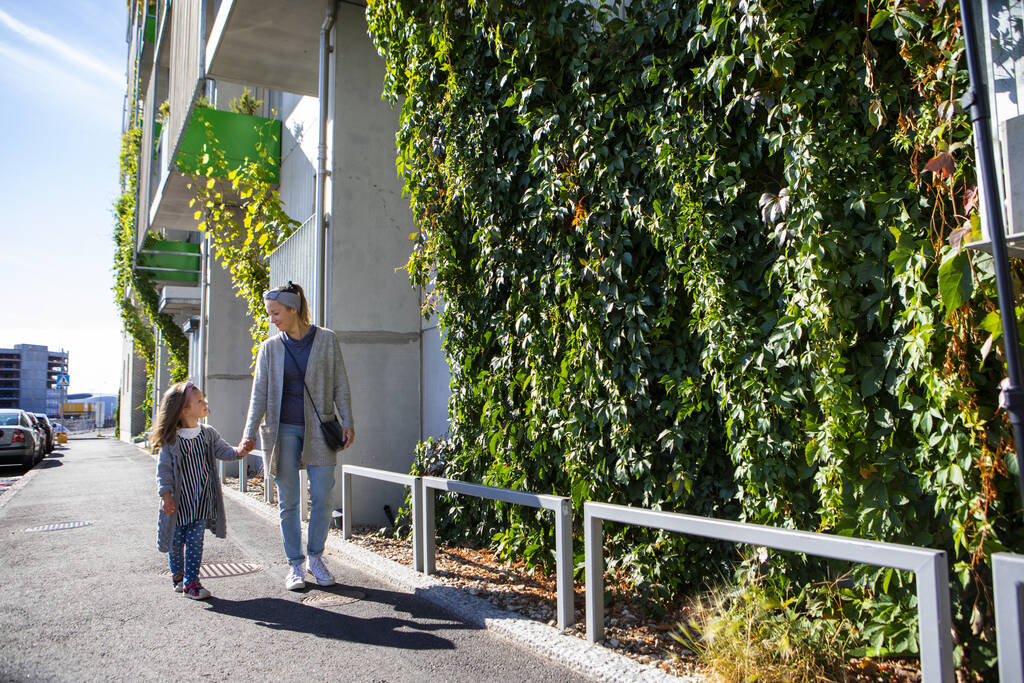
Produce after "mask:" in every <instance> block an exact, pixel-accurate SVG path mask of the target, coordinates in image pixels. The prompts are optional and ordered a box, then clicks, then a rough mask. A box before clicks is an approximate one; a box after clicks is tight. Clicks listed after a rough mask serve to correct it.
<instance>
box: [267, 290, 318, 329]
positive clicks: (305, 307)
mask: <svg viewBox="0 0 1024 683" xmlns="http://www.w3.org/2000/svg"><path fill="white" fill-rule="evenodd" d="M274 289H276V290H278V291H279V292H290V293H291V294H298V295H299V307H298V308H297V309H295V310H296V311H298V313H299V320H300V321H302V324H303V325H309V324H310V322H309V304H308V303H307V302H306V293H305V292H303V291H302V285H297V284H295V283H294V282H292V281H291V280H289V281H288V284H286V285H281V286H280V287H275V288H274Z"/></svg>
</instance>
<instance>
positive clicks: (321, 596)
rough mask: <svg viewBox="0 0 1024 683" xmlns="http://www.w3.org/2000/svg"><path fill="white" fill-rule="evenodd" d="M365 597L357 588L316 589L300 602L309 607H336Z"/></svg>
mask: <svg viewBox="0 0 1024 683" xmlns="http://www.w3.org/2000/svg"><path fill="white" fill-rule="evenodd" d="M365 597H366V593H364V592H362V591H357V590H349V589H342V590H340V591H335V592H327V591H323V592H321V591H317V592H316V593H312V594H310V595H307V596H306V597H304V598H302V604H304V605H310V606H311V607H337V606H338V605H349V604H351V603H353V602H359V601H360V600H362V599H363V598H365Z"/></svg>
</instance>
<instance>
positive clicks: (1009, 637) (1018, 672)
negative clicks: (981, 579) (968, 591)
mask: <svg viewBox="0 0 1024 683" xmlns="http://www.w3.org/2000/svg"><path fill="white" fill-rule="evenodd" d="M992 587H993V601H994V602H995V604H996V645H997V648H998V652H999V680H1001V681H1024V555H1014V554H1013V553H994V554H993V555H992Z"/></svg>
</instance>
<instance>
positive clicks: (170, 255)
mask: <svg viewBox="0 0 1024 683" xmlns="http://www.w3.org/2000/svg"><path fill="white" fill-rule="evenodd" d="M135 267H136V268H137V269H138V270H141V271H143V272H145V273H147V274H148V275H149V276H150V278H152V280H153V282H155V283H157V284H165V285H166V284H173V285H198V284H199V245H198V244H193V243H191V242H176V241H173V240H152V239H151V240H149V241H148V242H147V243H146V245H145V248H143V249H141V250H140V251H139V253H138V254H137V255H136V257H135Z"/></svg>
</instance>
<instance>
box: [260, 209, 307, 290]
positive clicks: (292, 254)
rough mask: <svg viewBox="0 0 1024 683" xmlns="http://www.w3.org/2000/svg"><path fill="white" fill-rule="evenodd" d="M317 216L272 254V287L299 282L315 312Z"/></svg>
mask: <svg viewBox="0 0 1024 683" xmlns="http://www.w3.org/2000/svg"><path fill="white" fill-rule="evenodd" d="M315 218H316V217H315V216H310V217H309V218H307V219H306V221H305V222H304V223H303V224H302V225H301V226H299V227H298V228H297V229H296V230H295V232H293V233H292V234H291V235H289V236H288V239H286V240H285V241H284V242H282V243H281V244H279V245H278V247H277V249H274V251H272V252H271V253H270V259H269V262H270V263H269V266H270V286H271V287H277V286H279V285H283V284H285V283H286V282H287V281H288V280H291V281H293V282H298V283H299V284H301V285H302V286H303V288H305V289H306V296H307V297H309V298H310V301H309V307H310V310H313V306H314V301H313V299H312V297H313V296H315V295H314V294H313V293H312V292H313V286H312V284H313V270H314V268H315V266H316V250H315V248H314V240H315V237H316V235H315V233H316V228H315V226H314V223H315V220H314V219H315Z"/></svg>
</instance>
